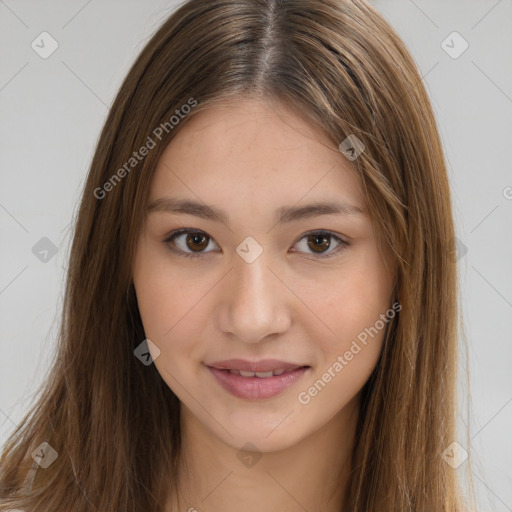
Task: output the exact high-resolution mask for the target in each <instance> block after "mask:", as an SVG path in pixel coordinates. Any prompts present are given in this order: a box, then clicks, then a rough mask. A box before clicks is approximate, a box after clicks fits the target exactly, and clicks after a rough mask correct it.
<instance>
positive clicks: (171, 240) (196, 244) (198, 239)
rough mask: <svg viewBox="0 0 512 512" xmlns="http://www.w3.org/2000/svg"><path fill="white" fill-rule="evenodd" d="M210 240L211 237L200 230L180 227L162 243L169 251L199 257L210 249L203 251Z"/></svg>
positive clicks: (186, 256) (187, 256) (189, 256)
mask: <svg viewBox="0 0 512 512" xmlns="http://www.w3.org/2000/svg"><path fill="white" fill-rule="evenodd" d="M210 241H211V238H210V237H209V236H208V235H207V234H206V233H203V232H201V231H196V230H192V229H181V230H178V231H175V232H174V233H171V234H170V235H169V236H168V237H167V238H166V239H165V240H164V241H163V243H164V244H165V245H167V247H168V248H169V250H170V251H172V252H174V253H176V254H179V255H180V256H183V257H185V258H199V257H201V256H202V255H203V254H206V253H208V252H211V251H205V250H204V249H206V248H207V247H208V245H209V243H210Z"/></svg>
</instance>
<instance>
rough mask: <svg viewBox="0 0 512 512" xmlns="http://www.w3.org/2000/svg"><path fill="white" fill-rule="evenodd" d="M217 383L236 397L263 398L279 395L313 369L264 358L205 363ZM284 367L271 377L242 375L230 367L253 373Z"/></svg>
mask: <svg viewBox="0 0 512 512" xmlns="http://www.w3.org/2000/svg"><path fill="white" fill-rule="evenodd" d="M206 366H207V368H208V370H209V371H210V373H211V374H212V375H213V376H214V377H215V379H216V380H217V382H218V383H219V384H220V385H221V386H222V387H223V388H224V389H225V390H226V391H227V392H229V393H231V394H232V395H233V396H235V397H237V398H244V399H253V400H258V399H259V400H261V399H265V398H271V397H273V396H276V395H278V394H280V393H282V392H283V391H285V390H286V389H288V388H290V387H291V386H293V385H294V384H295V383H296V382H297V381H298V380H300V379H301V377H302V376H303V375H304V374H305V373H306V372H307V371H309V370H310V369H311V367H309V366H306V365H300V364H294V363H286V362H284V361H279V360H277V359H265V360H262V361H255V362H251V361H245V360H242V359H230V360H229V361H219V362H216V363H212V364H211V365H206ZM283 369H284V370H285V371H286V373H283V374H281V375H274V376H272V377H263V378H262V377H257V376H254V377H243V376H242V375H238V374H235V373H230V372H229V370H242V371H251V372H267V371H271V370H283Z"/></svg>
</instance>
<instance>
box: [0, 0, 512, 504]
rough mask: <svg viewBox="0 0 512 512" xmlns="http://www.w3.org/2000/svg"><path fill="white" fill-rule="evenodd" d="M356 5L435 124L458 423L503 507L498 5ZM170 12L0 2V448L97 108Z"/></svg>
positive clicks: (20, 406) (510, 109) (510, 68)
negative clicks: (459, 309) (379, 21)
mask: <svg viewBox="0 0 512 512" xmlns="http://www.w3.org/2000/svg"><path fill="white" fill-rule="evenodd" d="M371 3H372V4H373V5H375V6H376V7H377V8H378V10H380V11H381V12H382V13H383V14H384V16H385V17H386V18H387V19H388V20H389V21H390V22H391V24H392V25H393V26H394V27H395V28H396V30H397V31H398V32H399V34H400V35H401V36H402V38H403V39H404V40H405V42H406V44H407V45H408V47H409V49H410V51H411V52H412V54H413V55H414V57H415V59H416V61H417V63H418V65H419V67H420V69H421V71H422V75H423V79H424V82H425V84H426V87H427V90H428V92H429V94H430V97H431V100H432V103H433V107H434V110H435V113H436V116H437V118H438V123H439V129H440V131H441V136H442V139H443V143H444V146H445V151H446V156H447V160H448V170H449V174H450V179H451V185H452V191H453V200H454V207H455V215H456V223H457V236H458V238H459V240H460V242H459V249H460V253H459V257H460V263H461V283H460V286H461V303H462V306H463V311H464V322H465V326H466V333H467V339H468V343H469V365H468V366H469V371H470V375H471V395H470V396H471V399H470V402H469V403H468V402H467V401H465V400H463V401H462V402H461V404H460V412H461V416H460V417H461V421H460V426H461V429H462V427H463V426H464V421H465V420H464V418H465V417H466V414H467V411H468V407H470V409H469V412H470V414H471V420H470V423H469V424H470V433H471V438H472V441H471V443H472V448H471V451H470V458H471V461H472V464H473V469H474V479H475V483H476V487H477V493H478V497H479V500H480V503H481V505H482V509H483V510H495V511H498V512H504V511H512V435H511V432H512V377H511V372H510V367H511V363H512V343H511V333H512V314H511V312H512V278H511V274H512V269H511V265H510V263H511V261H512V257H511V256H512V238H511V237H510V233H512V230H511V224H512V215H511V211H512V173H511V172H510V162H511V160H512V159H511V147H512V122H511V119H512V117H511V113H512V65H511V63H512V31H511V30H510V24H511V22H512V0H498V1H496V0H492V1H485V0H479V1H474V0H473V1H468V0H464V1H462V0H460V1H454V0H452V1H446V0H437V1H433V0H428V1H427V0H414V1H413V0H377V1H373V2H371ZM175 5H176V4H175V3H174V2H170V1H164V0H160V1H157V0H152V1H144V2H143V1H126V0H125V1H113V0H110V1H106V0H102V1H99V0H89V1H86V0H83V1H69V0H67V1H65V2H64V1H60V2H59V1H52V2H50V1H21V0H5V1H4V0H0V55H1V66H0V180H1V181H0V229H1V240H2V245H1V249H2V250H1V251H0V329H1V332H0V350H1V354H2V358H1V363H0V369H1V372H0V443H3V442H5V440H6V438H7V434H8V433H9V432H10V431H11V430H12V429H13V428H14V426H15V425H16V424H17V422H18V421H19V420H20V419H21V417H22V415H23V413H24V412H25V411H26V410H27V409H28V407H29V405H30V403H31V398H32V396H33V394H34V392H35V390H36V389H37V387H38V386H39V385H40V384H41V382H42V381H43V378H44V375H45V372H46V370H47V369H48V366H49V363H50V361H51V358H52V357H53V354H54V352H53V350H54V344H55V336H56V333H57V327H58V322H59V318H60V316H59V315H60V308H61V306H62V298H63V297H62V291H63V284H64V276H65V267H66V258H67V255H68V250H69V244H70V236H69V235H70V232H69V229H70V222H71V220H72V217H73V215H74V213H75V212H76V208H77V202H78V200H79V197H80V190H81V187H82V185H83V182H84V178H85V175H86V172H87V169H88V166H89V164H90V161H91V158H92V154H93V150H94V146H95V143H96V140H97V138H98V136H99V132H100V129H101V127H102V124H103V122H104V120H105V118H106V115H107V111H108V107H109V105H110V103H111V102H112V100H113V97H114V95H115V93H116V91H117V89H118V87H119V86H120V84H121V81H122V79H123V77H124V75H125V73H126V72H127V71H128V68H129V66H130V65H131V64H132V62H133V60H134V59H135V57H136V55H137V54H138V52H139V51H140V50H141V49H142V47H143V46H144V44H145V43H146V42H147V40H148V38H149V37H150V36H151V35H152V34H153V32H154V31H155V29H156V28H157V27H158V26H159V25H160V24H161V23H162V21H163V20H164V18H165V17H166V16H167V15H168V14H169V13H170V12H171V11H172V10H173V8H174V6H175ZM43 31H47V32H48V33H49V34H51V36H52V37H53V38H54V39H55V40H56V41H57V43H58V48H57V50H56V51H55V52H54V53H53V54H52V55H51V56H49V57H48V58H46V59H43V58H41V57H40V55H39V54H38V53H36V51H34V50H33V49H32V47H31V43H32V42H33V41H34V40H35V41H36V43H37V42H38V41H40V38H39V35H40V34H41V32H43ZM453 31H457V32H458V33H459V34H460V35H461V36H462V38H464V40H466V41H467V43H468V44H469V47H468V49H467V50H466V51H465V52H464V53H462V54H461V55H460V56H459V57H458V58H453V57H452V56H450V55H448V53H447V52H446V51H445V49H444V48H446V46H444V47H443V46H442V42H443V41H444V40H445V39H446V38H447V37H448V36H449V35H450V34H451V33H452V32H453ZM452 40H453V41H454V42H453V43H452V42H450V41H452ZM445 44H449V45H450V46H452V47H453V48H452V50H451V51H452V52H453V51H457V50H458V49H460V48H462V46H461V40H457V39H453V36H452V39H450V38H449V39H448V43H445ZM45 48H46V49H48V48H49V40H47V41H46V44H45ZM507 234H508V236H507ZM42 238H47V239H48V240H43V241H41V239H42ZM36 244H37V245H36ZM34 246H35V247H36V249H34V250H33V247H34ZM52 246H54V250H56V253H55V255H53V254H52ZM44 250H48V253H44ZM45 259H46V261H45ZM463 370H464V369H463ZM461 389H462V390H463V389H464V388H463V379H461ZM462 435H463V431H462V430H461V437H460V438H459V442H460V444H461V445H462V446H464V447H466V448H467V443H466V442H465V440H464V437H462ZM464 469H465V464H462V465H461V466H460V467H459V468H458V469H457V471H458V472H460V473H461V474H463V472H464Z"/></svg>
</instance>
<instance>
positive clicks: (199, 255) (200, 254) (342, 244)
mask: <svg viewBox="0 0 512 512" xmlns="http://www.w3.org/2000/svg"><path fill="white" fill-rule="evenodd" d="M182 234H198V235H205V237H206V238H208V239H209V240H213V239H212V237H210V236H208V235H207V234H206V233H205V232H204V231H200V230H197V229H192V228H182V229H178V230H176V231H173V232H172V233H170V234H169V235H168V236H166V237H165V239H164V240H163V241H162V243H163V244H164V245H165V246H166V247H167V248H168V249H169V250H170V251H171V252H173V253H175V254H177V255H178V256H182V257H183V258H192V259H195V258H202V257H203V256H204V254H207V253H208V252H211V251H207V252H206V253H205V252H198V253H189V252H183V251H181V250H176V249H172V248H171V247H170V246H169V244H170V243H171V242H172V241H174V239H175V238H176V237H177V236H179V235H182ZM311 235H327V236H328V237H331V238H334V239H335V240H336V241H337V242H339V246H338V247H336V248H335V249H334V250H333V251H332V252H330V253H329V254H328V255H327V256H321V255H320V254H321V253H317V254H316V255H315V254H313V253H310V254H312V255H313V256H315V257H316V258H317V259H327V258H331V257H332V256H335V255H336V254H338V253H340V252H342V251H343V250H344V249H346V248H347V247H348V246H349V245H350V244H349V243H348V242H346V241H345V240H342V239H341V238H340V237H338V236H336V235H335V234H334V233H333V232H331V231H322V230H319V231H310V232H308V233H305V234H304V235H303V236H302V237H301V238H300V239H299V241H300V240H302V239H303V238H306V237H308V236H311ZM329 248H330V247H329ZM294 252H298V251H294Z"/></svg>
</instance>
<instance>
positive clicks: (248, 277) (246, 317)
mask: <svg viewBox="0 0 512 512" xmlns="http://www.w3.org/2000/svg"><path fill="white" fill-rule="evenodd" d="M274 266H275V265H274ZM269 267H270V268H269ZM278 274H279V272H277V271H276V270H274V269H272V262H271V261H269V259H268V258H267V257H266V253H265V251H263V253H262V254H261V255H260V256H259V257H258V258H257V259H256V260H255V261H253V262H252V263H247V262H246V261H245V260H244V259H243V258H241V257H239V256H238V255H236V257H235V259H234V262H233V268H232V270H231V271H230V272H229V273H228V275H227V276H226V277H225V281H224V284H223V285H222V286H223V289H222V296H221V301H220V305H219V310H218V314H219V318H218V320H219V325H218V326H219V328H220V329H221V330H222V331H223V332H224V333H228V334H231V335H232V337H233V338H234V339H237V340H240V341H243V342H245V343H259V342H261V341H263V340H264V339H266V338H267V337H271V336H272V335H277V334H280V333H284V332H286V330H287V329H289V327H290V324H291V311H290V308H289V306H290V303H289V301H290V300H292V298H293V294H292V293H291V291H290V290H288V289H287V288H286V285H285V284H283V282H282V281H285V280H284V279H283V277H282V276H281V277H280V278H279V277H278Z"/></svg>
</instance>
